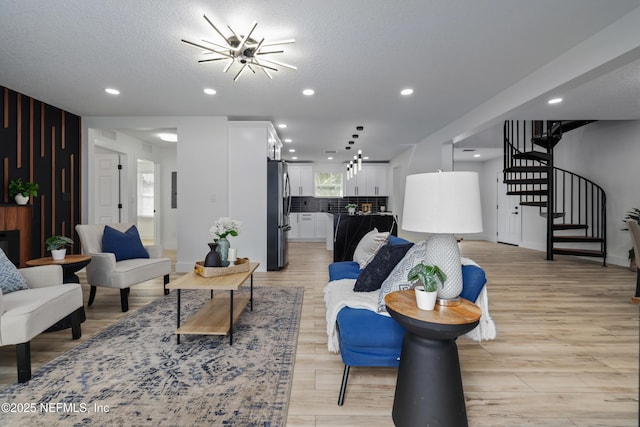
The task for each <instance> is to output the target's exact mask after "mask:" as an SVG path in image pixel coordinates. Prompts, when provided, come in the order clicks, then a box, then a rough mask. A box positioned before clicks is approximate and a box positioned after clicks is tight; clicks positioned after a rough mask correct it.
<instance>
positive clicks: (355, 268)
mask: <svg viewBox="0 0 640 427" xmlns="http://www.w3.org/2000/svg"><path fill="white" fill-rule="evenodd" d="M359 274H360V266H359V265H358V263H357V262H353V261H339V262H334V263H332V264H329V281H330V282H331V281H333V280H340V279H357V278H358V275H359Z"/></svg>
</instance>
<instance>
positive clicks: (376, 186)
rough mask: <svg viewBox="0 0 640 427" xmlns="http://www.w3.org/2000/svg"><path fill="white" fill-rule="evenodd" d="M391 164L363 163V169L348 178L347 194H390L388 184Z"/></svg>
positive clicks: (362, 195)
mask: <svg viewBox="0 0 640 427" xmlns="http://www.w3.org/2000/svg"><path fill="white" fill-rule="evenodd" d="M388 170H389V166H387V165H362V170H361V171H358V173H357V174H356V175H355V176H353V177H352V178H351V179H349V180H346V183H347V185H346V190H347V191H346V195H347V196H351V197H354V196H361V197H364V196H388V195H389V190H388V186H387V176H388Z"/></svg>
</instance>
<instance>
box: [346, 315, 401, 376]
mask: <svg viewBox="0 0 640 427" xmlns="http://www.w3.org/2000/svg"><path fill="white" fill-rule="evenodd" d="M336 321H337V323H338V331H339V334H340V355H341V357H342V361H343V363H344V364H345V365H349V366H392V367H396V366H398V364H399V359H400V350H401V348H402V338H403V337H404V333H405V329H404V328H403V327H402V326H400V325H399V324H398V322H396V321H395V320H393V319H392V318H391V317H387V316H382V315H380V314H377V313H375V312H373V311H371V310H365V309H360V308H349V307H345V308H343V309H342V310H340V312H339V313H338V317H337V319H336ZM373 331H375V332H373Z"/></svg>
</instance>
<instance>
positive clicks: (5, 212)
mask: <svg viewBox="0 0 640 427" xmlns="http://www.w3.org/2000/svg"><path fill="white" fill-rule="evenodd" d="M31 217H32V215H31V206H18V205H0V231H12V230H20V267H26V262H27V261H28V260H29V259H31V258H32V256H31Z"/></svg>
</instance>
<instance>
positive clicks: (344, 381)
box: [338, 365, 351, 406]
mask: <svg viewBox="0 0 640 427" xmlns="http://www.w3.org/2000/svg"><path fill="white" fill-rule="evenodd" d="M350 369H351V366H349V365H344V372H343V373H342V386H341V387H340V395H339V396H338V406H342V404H343V403H344V393H345V391H347V380H348V379H349V370H350Z"/></svg>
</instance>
